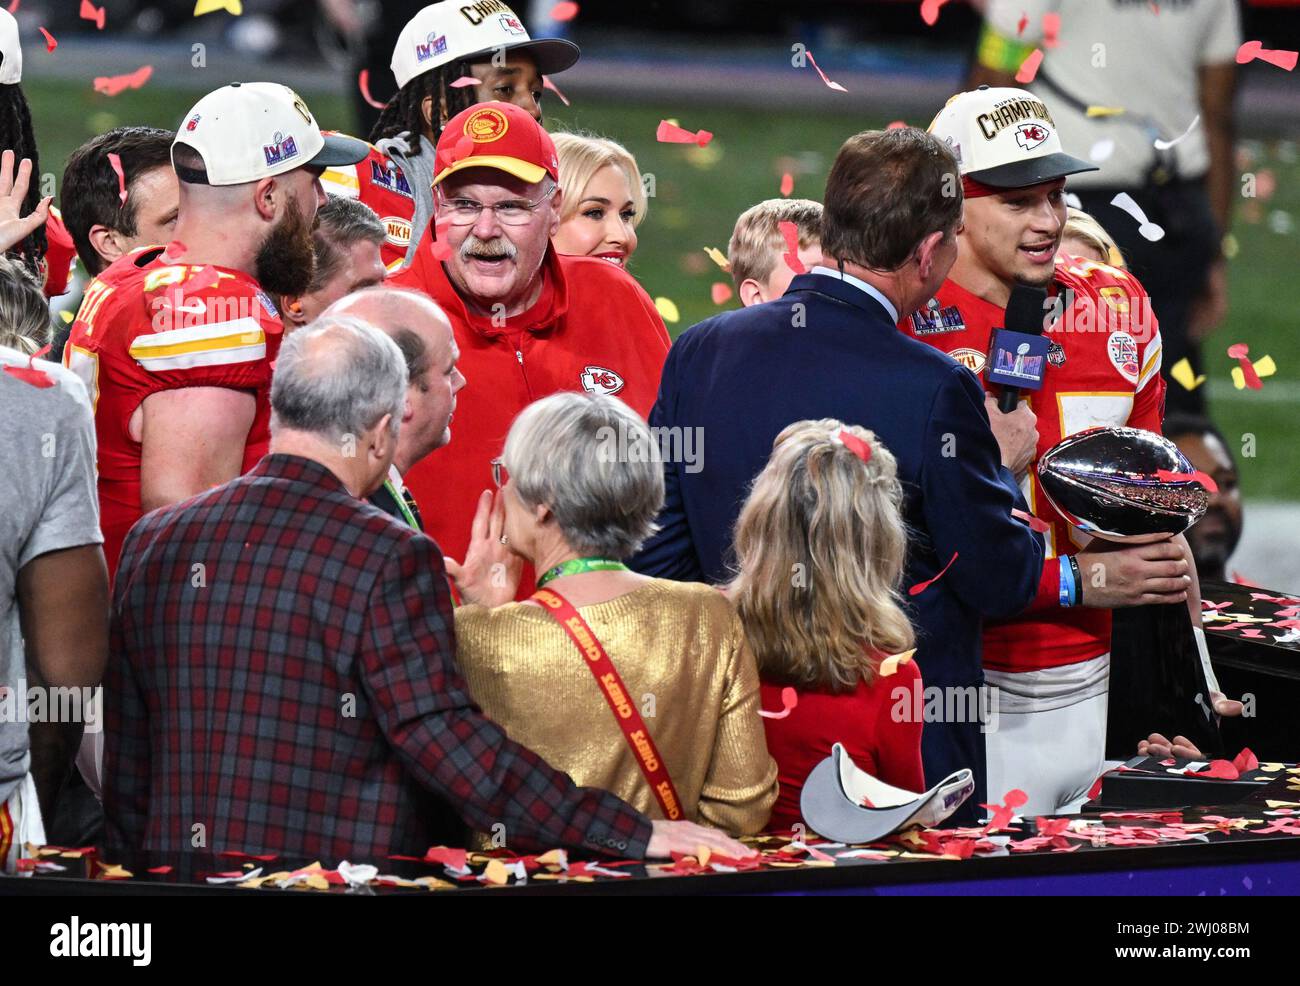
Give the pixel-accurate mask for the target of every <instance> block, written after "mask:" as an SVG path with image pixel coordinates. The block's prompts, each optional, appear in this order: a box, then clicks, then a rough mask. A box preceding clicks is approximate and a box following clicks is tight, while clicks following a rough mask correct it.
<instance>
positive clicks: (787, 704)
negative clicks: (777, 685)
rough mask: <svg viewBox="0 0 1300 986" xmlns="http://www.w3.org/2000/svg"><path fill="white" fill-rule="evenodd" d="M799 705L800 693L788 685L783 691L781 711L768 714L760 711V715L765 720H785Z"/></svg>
mask: <svg viewBox="0 0 1300 986" xmlns="http://www.w3.org/2000/svg"><path fill="white" fill-rule="evenodd" d="M798 704H799V693H798V692H797V691H795V690H794V689H793V688H791V687H789V686H788V685H787V686H786V687H785V688H782V689H781V711H780V712H767V711H764V710H763V709H759V710H758V714H759V715H760V716H762V717H763V718H764V719H784V718H785V717H786V716H788V715H789V714H790V711H791V710H792V709H793V708H794V707H795V706H797V705H798Z"/></svg>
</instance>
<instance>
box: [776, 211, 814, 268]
mask: <svg viewBox="0 0 1300 986" xmlns="http://www.w3.org/2000/svg"><path fill="white" fill-rule="evenodd" d="M777 226H778V228H779V229H780V230H781V236H782V237H783V238H784V239H785V253H783V254H781V259H782V260H784V261H785V265H786V266H787V267H789V268H790V269H791V270H792V271H794V272H795V273H796V274H807V273H808V268H807V267H805V266H804V265H803V261H802V260H800V259H799V227H798V226H796V225H795V224H794V223H792V222H790V221H789V220H785V221H784V222H779V223H777Z"/></svg>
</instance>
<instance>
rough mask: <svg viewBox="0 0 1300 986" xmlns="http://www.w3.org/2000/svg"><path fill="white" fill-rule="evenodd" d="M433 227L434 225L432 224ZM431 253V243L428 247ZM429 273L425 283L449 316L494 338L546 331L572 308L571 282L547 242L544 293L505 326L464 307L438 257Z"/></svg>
mask: <svg viewBox="0 0 1300 986" xmlns="http://www.w3.org/2000/svg"><path fill="white" fill-rule="evenodd" d="M431 228H432V227H431ZM427 248H428V249H429V250H430V252H431V253H432V244H431V243H430V244H429V245H428V247H427ZM428 271H429V276H428V279H427V281H426V283H425V284H424V287H425V289H426V290H427V291H428V293H429V295H430V297H432V298H433V300H434V301H436V302H437V303H438V304H439V305H440V306H442V308H443V310H444V311H446V312H447V314H448V315H450V316H452V317H454V318H459V319H460V322H461V324H463V325H466V326H468V327H469V328H471V329H473V330H474V331H476V332H478V333H479V334H480V335H482V336H485V337H488V338H495V337H498V336H503V335H509V334H514V333H518V332H545V331H547V330H548V329H551V328H553V327H554V326H555V323H556V322H558V321H559V320H560V318H561V317H562V316H563V315H564V314H565V312H567V311H568V310H569V284H568V280H567V279H566V278H565V276H564V264H563V263H562V262H561V260H560V255H559V254H557V253H556V252H555V248H554V247H553V246H551V245H549V244H548V245H547V247H546V254H545V256H544V257H543V258H542V268H541V276H542V279H543V287H542V293H541V296H540V297H539V298H538V299H537V303H536V304H534V305H533V306H532V307H531V308H529V309H528V310H527V311H524V312H521V313H520V314H518V315H515V316H513V317H511V318H508V319H506V323H505V325H494V324H493V323H492V319H491V317H490V316H487V315H474V314H471V313H470V312H469V311H468V309H466V307H465V302H464V299H462V298H461V296H460V294H459V293H458V292H457V291H456V288H455V286H454V285H453V284H452V283H451V278H449V277H448V276H447V270H446V268H445V267H444V266H443V265H442V264H441V263H440V262H439V261H438V260H436V259H434V258H432V257H430V258H429V264H428Z"/></svg>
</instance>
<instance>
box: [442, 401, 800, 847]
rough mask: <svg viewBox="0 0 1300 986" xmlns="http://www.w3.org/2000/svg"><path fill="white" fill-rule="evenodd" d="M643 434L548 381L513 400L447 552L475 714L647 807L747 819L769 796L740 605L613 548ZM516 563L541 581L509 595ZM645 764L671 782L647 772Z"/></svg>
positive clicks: (636, 530) (633, 531) (643, 508)
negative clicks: (493, 489) (465, 519)
mask: <svg viewBox="0 0 1300 986" xmlns="http://www.w3.org/2000/svg"><path fill="white" fill-rule="evenodd" d="M651 441H652V438H651V433H650V430H649V428H648V427H647V426H646V424H645V422H644V421H642V420H641V418H640V417H639V416H638V415H637V414H636V412H634V411H633V410H632V409H631V408H629V407H628V406H627V405H626V404H624V403H623V402H622V401H620V400H619V399H618V398H616V397H605V396H600V395H589V394H579V393H559V394H553V395H551V396H550V397H545V398H543V399H541V400H539V401H536V402H535V403H533V404H530V405H529V406H528V407H526V408H525V409H524V410H523V411H522V412H521V413H520V415H519V417H517V418H516V419H515V421H514V423H513V424H512V425H511V426H510V432H509V434H508V435H507V436H506V444H505V450H504V452H503V454H502V457H501V459H500V460H498V461H496V462H494V463H493V472H494V476H495V478H496V479H497V483H498V486H499V492H498V493H497V494H496V495H495V497H493V496H492V495H491V494H489V493H488V492H486V491H485V492H484V494H483V497H482V498H481V499H480V501H479V509H478V513H477V515H476V516H475V518H474V527H473V531H472V534H471V538H470V545H469V549H468V552H467V554H466V557H465V560H464V563H463V564H457V563H456V562H454V561H450V560H449V561H448V564H447V571H448V573H449V574H450V575H451V577H452V578H453V579H455V581H456V586H457V588H458V589H459V590H460V593H461V597H462V598H463V599H464V600H466V602H467V603H469V605H464V606H460V607H458V608H457V610H456V657H457V660H458V662H459V664H460V666H461V668H462V669H463V670H464V673H465V679H466V681H467V682H468V684H469V690H470V693H471V694H472V695H473V696H474V698H475V700H476V701H477V702H478V703H479V705H480V706H481V707H482V709H483V711H484V713H486V714H487V715H488V717H489V718H491V719H492V720H493V721H495V722H497V723H500V725H501V726H502V727H503V728H504V729H505V730H506V732H507V733H509V734H510V737H511V738H512V739H514V740H516V741H517V742H519V743H522V744H524V745H526V746H528V747H529V748H530V749H532V750H534V751H536V752H537V753H538V754H540V755H541V756H542V757H544V758H545V759H546V761H547V762H548V763H550V764H551V765H552V766H554V767H556V768H557V769H559V770H563V771H565V772H566V773H568V774H569V775H570V776H571V777H572V778H573V780H574V783H576V784H578V785H579V786H583V787H599V788H604V789H605V790H607V791H612V792H614V793H615V794H617V795H618V796H619V797H620V798H622V799H623V800H624V801H626V802H628V804H630V805H632V806H633V807H635V808H637V809H638V810H640V811H642V812H644V813H645V814H647V815H649V816H650V817H651V818H672V817H674V816H673V815H672V814H670V813H669V808H670V807H671V808H674V809H675V810H680V813H681V815H680V817H682V818H684V819H686V820H689V821H696V822H701V823H704V824H706V825H713V826H715V827H717V828H720V829H722V830H724V831H725V832H729V833H731V834H732V835H748V834H752V833H754V832H757V831H759V830H760V829H761V828H762V827H763V825H764V823H766V822H767V816H768V812H769V810H770V809H771V807H772V802H773V801H775V800H776V764H775V763H773V762H772V758H771V757H770V756H768V753H767V747H766V745H765V744H764V741H763V726H762V719H761V717H760V716H759V714H758V711H759V684H758V669H757V668H756V667H755V665H754V657H753V655H752V654H751V653H750V651H749V646H748V645H747V644H746V642H745V633H744V631H743V630H742V629H741V626H740V620H739V619H738V618H737V617H736V613H735V611H734V610H733V609H732V607H731V605H730V603H728V602H727V599H726V597H725V596H723V594H722V593H721V592H718V591H717V590H716V589H714V588H711V587H709V586H706V585H699V584H696V583H690V582H671V581H668V580H665V579H654V578H649V577H648V576H644V575H638V574H636V573H635V572H631V571H629V570H628V569H627V568H626V567H624V565H623V564H622V559H624V558H626V557H628V556H630V555H631V554H632V553H633V552H635V551H636V549H637V547H638V546H639V545H640V543H641V542H642V541H643V540H644V539H645V538H646V537H647V536H649V534H650V533H651V531H653V530H654V520H655V517H656V515H657V514H658V513H659V508H660V506H661V505H662V504H663V499H664V479H663V465H662V463H661V461H660V457H659V455H658V454H657V449H656V450H655V454H648V453H650V452H651V444H650V443H651ZM511 555H513V556H514V563H513V564H512V562H511ZM522 561H527V562H529V563H531V564H532V566H533V568H534V569H535V570H536V571H537V573H538V576H539V577H538V580H537V585H538V589H539V590H543V589H544V591H545V594H544V593H543V592H542V591H539V593H538V595H537V596H536V597H534V599H530V600H528V601H526V602H522V603H517V602H513V601H512V600H513V599H514V598H515V588H516V586H515V584H514V583H515V582H516V581H517V580H518V577H519V565H520V563H521V562H522ZM551 593H555V594H558V596H560V597H562V599H563V600H567V601H568V603H569V604H570V605H572V606H573V607H574V609H575V610H576V618H577V619H578V621H579V628H580V629H582V630H583V634H584V635H585V634H586V633H587V630H586V629H585V628H582V627H581V622H582V621H585V623H586V624H587V625H588V626H589V628H590V635H591V637H593V638H594V639H595V640H597V641H599V643H600V645H601V646H603V647H604V649H605V650H606V652H607V654H608V658H609V662H610V664H611V668H610V669H607V670H605V671H599V668H598V666H597V665H595V664H592V661H591V659H590V657H591V653H592V649H591V641H590V638H587V637H585V636H584V637H583V639H584V640H586V641H587V643H586V645H585V646H584V649H583V650H582V651H579V650H578V648H577V647H576V646H575V643H574V639H573V638H571V637H570V635H569V632H568V631H566V629H565V625H570V626H571V625H573V620H574V617H573V616H563V620H564V623H563V624H562V623H561V622H560V619H559V618H557V617H556V616H553V615H552V613H553V612H555V610H554V609H552V610H551V611H548V610H547V609H546V608H544V607H543V606H542V605H539V601H540V600H541V599H544V598H551V599H554V597H553V596H550V594H551ZM534 600H538V601H534ZM493 607H495V608H493ZM561 615H562V614H561ZM593 668H597V670H598V671H599V674H595V675H594V674H593V670H592V669H593ZM598 678H599V683H598ZM611 683H612V686H611ZM611 688H612V690H611ZM611 695H617V696H618V699H619V701H618V704H619V705H620V707H621V711H620V712H619V713H618V715H617V716H616V715H615V713H614V711H613V709H612V708H611V706H610V704H609V702H610V701H612V700H613V699H612V698H610V696H611ZM638 716H639V717H640V718H641V719H642V720H643V723H644V729H643V728H642V726H641V725H638V724H636V718H637V717H638ZM621 723H629V724H630V725H629V731H628V732H625V731H624V728H623V726H622V725H621ZM633 735H636V737H637V738H636V739H635V740H634V741H631V740H630V737H631V736H633ZM631 742H634V743H635V746H636V747H637V749H634V747H633V745H630V744H631ZM641 750H644V751H646V752H648V753H652V754H654V755H653V756H652V757H650V758H649V760H647V759H646V758H644V757H643V756H642V754H641V752H640V751H641ZM650 762H653V764H654V765H655V766H660V765H661V766H662V768H663V769H664V772H665V773H666V775H667V780H668V781H669V782H670V787H669V788H662V790H661V787H662V783H661V782H659V783H656V785H654V786H652V784H651V783H650V780H649V777H648V775H649V774H653V773H655V770H654V769H653V768H651V767H649V766H648V764H649V763H650ZM643 768H645V769H643ZM657 791H658V792H659V793H656V792H657ZM665 792H669V793H670V794H671V797H663V796H661V795H662V794H664V793H665Z"/></svg>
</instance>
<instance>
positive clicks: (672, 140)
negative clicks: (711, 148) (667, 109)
mask: <svg viewBox="0 0 1300 986" xmlns="http://www.w3.org/2000/svg"><path fill="white" fill-rule="evenodd" d="M712 139H713V134H711V133H710V132H709V131H707V130H697V131H696V132H695V133H691V132H690V131H689V130H685V129H683V128H682V127H679V126H677V125H676V124H673V123H669V122H668V121H667V120H660V121H659V129H658V130H656V131H655V140H657V141H659V143H661V144H699V146H700V147H704V146H705V145H706V144H708V142H709V141H711V140H712Z"/></svg>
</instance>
